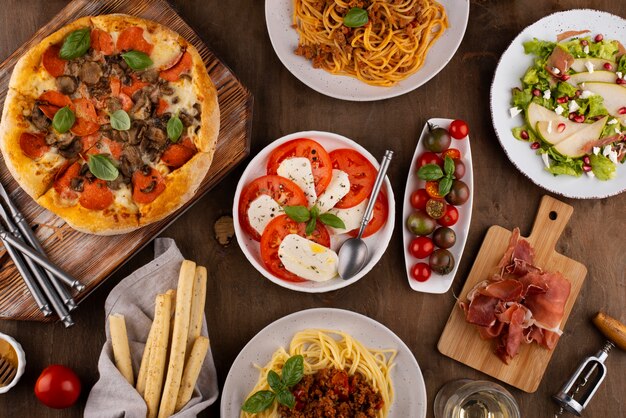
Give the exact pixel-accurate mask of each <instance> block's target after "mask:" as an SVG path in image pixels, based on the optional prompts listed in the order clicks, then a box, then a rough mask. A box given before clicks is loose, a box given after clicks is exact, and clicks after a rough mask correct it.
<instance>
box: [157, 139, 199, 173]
mask: <svg viewBox="0 0 626 418" xmlns="http://www.w3.org/2000/svg"><path fill="white" fill-rule="evenodd" d="M196 152H197V149H196V146H195V145H194V144H193V142H191V139H189V137H185V139H183V140H182V141H181V142H180V143H178V144H171V145H170V146H169V147H167V149H166V150H165V151H164V152H163V155H161V160H162V161H163V162H164V163H165V164H167V165H168V166H169V167H172V168H179V167H182V166H183V165H184V164H185V163H186V162H187V161H189V160H190V159H191V157H193V155H194V154H195V153H196Z"/></svg>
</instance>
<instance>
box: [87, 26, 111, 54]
mask: <svg viewBox="0 0 626 418" xmlns="http://www.w3.org/2000/svg"><path fill="white" fill-rule="evenodd" d="M91 47H92V48H93V49H95V50H96V51H100V52H102V53H103V54H104V55H111V54H112V53H113V50H114V49H115V45H114V44H113V38H111V35H109V34H108V33H107V32H105V31H103V30H102V29H92V30H91Z"/></svg>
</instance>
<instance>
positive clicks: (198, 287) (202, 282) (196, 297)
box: [187, 266, 207, 357]
mask: <svg viewBox="0 0 626 418" xmlns="http://www.w3.org/2000/svg"><path fill="white" fill-rule="evenodd" d="M206 277H207V273H206V268H205V267H202V266H198V267H196V276H195V280H194V283H193V299H192V301H191V316H190V319H189V334H188V335H187V353H188V354H187V357H189V353H190V352H191V347H192V346H193V345H194V343H195V341H196V339H197V338H198V337H199V336H200V331H202V318H204V301H205V299H206Z"/></svg>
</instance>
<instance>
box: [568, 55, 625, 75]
mask: <svg viewBox="0 0 626 418" xmlns="http://www.w3.org/2000/svg"><path fill="white" fill-rule="evenodd" d="M588 62H589V63H591V65H593V70H594V71H602V70H605V69H606V68H604V64H606V63H607V62H608V63H609V64H611V68H612V69H615V68H617V64H616V63H615V61H609V60H605V59H602V58H576V59H575V60H574V63H573V64H572V65H571V66H570V68H571V69H572V70H574V71H576V72H577V73H582V72H588V71H589V69H588V68H587V63H588Z"/></svg>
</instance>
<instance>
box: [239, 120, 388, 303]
mask: <svg viewBox="0 0 626 418" xmlns="http://www.w3.org/2000/svg"><path fill="white" fill-rule="evenodd" d="M296 138H310V139H313V140H315V141H317V142H318V143H320V144H321V145H322V146H323V147H324V148H325V149H326V151H328V152H330V151H332V150H335V149H338V148H352V149H354V150H356V151H358V152H359V153H361V155H363V156H364V157H365V158H367V159H368V160H369V161H370V162H371V163H372V164H373V165H374V167H376V168H377V169H378V168H379V164H378V161H377V160H376V159H375V158H374V157H373V156H372V154H370V153H369V152H368V151H367V150H366V149H365V148H363V147H362V146H361V145H359V144H357V143H356V142H354V141H353V140H351V139H348V138H346V137H345V136H341V135H337V134H334V133H331V132H320V131H304V132H296V133H293V134H289V135H286V136H283V137H282V138H280V139H277V140H276V141H274V142H272V143H271V144H269V145H268V146H267V147H265V148H263V149H262V150H261V152H259V153H258V154H257V155H256V156H255V157H254V158H253V159H252V161H250V163H249V164H248V167H247V168H246V170H245V171H244V172H243V174H242V176H241V178H240V179H239V183H237V190H236V191H235V199H234V202H233V223H234V227H235V236H236V237H237V242H238V243H239V246H240V247H241V250H242V251H243V253H244V254H245V256H246V258H247V259H248V261H250V263H251V264H252V265H253V266H254V268H256V269H257V270H258V271H259V273H261V274H262V275H263V276H265V277H267V278H268V279H269V280H270V281H272V282H274V283H276V284H277V285H279V286H282V287H285V288H287V289H291V290H296V291H299V292H305V293H322V292H329V291H331V290H337V289H341V288H343V287H346V286H348V285H350V284H352V283H354V282H356V281H357V280H359V279H360V278H362V277H363V276H365V275H366V274H367V273H368V272H369V271H370V270H371V269H372V268H374V266H375V265H376V263H378V261H379V260H380V258H381V257H382V256H383V254H384V253H385V250H386V249H387V245H389V241H390V240H391V235H392V233H393V224H394V219H395V214H396V212H395V200H394V197H393V190H392V189H391V183H390V182H389V179H388V178H387V177H385V182H384V185H383V188H382V189H381V190H383V191H384V192H385V193H386V195H387V201H388V205H389V216H388V218H387V222H386V223H385V225H384V226H383V227H382V228H381V229H380V230H379V231H378V232H376V233H375V234H374V235H371V236H369V237H367V238H364V241H365V243H366V244H367V247H368V250H369V254H370V258H369V261H368V262H367V264H366V265H365V267H364V268H363V270H361V272H360V273H359V274H357V275H356V276H354V277H353V278H352V279H350V280H343V279H341V278H340V277H339V276H337V277H335V278H334V279H331V280H328V281H325V282H313V281H306V282H301V283H294V282H288V281H285V280H282V279H280V278H278V277H276V276H274V275H273V274H272V273H270V272H269V271H268V270H267V269H266V268H265V266H264V265H263V260H261V253H260V246H259V243H258V241H255V240H253V239H252V238H251V237H250V236H248V234H247V233H246V232H245V231H243V229H241V225H240V222H239V213H238V204H239V198H240V196H241V191H242V190H243V187H244V186H245V185H247V184H248V183H250V182H251V181H252V180H254V179H256V178H258V177H261V176H264V175H265V174H267V172H266V166H267V160H268V157H269V155H270V154H271V153H272V151H274V150H275V149H276V148H277V147H278V146H280V145H281V144H284V143H285V142H287V141H291V140H292V139H296ZM381 157H382V156H381ZM348 237H349V236H348V235H347V234H342V235H332V234H331V248H332V249H333V250H334V251H338V250H339V247H340V246H341V244H342V243H343V241H345V240H346V239H347V238H348Z"/></svg>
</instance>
